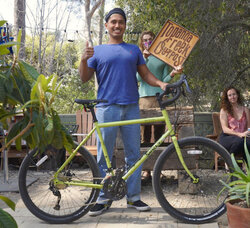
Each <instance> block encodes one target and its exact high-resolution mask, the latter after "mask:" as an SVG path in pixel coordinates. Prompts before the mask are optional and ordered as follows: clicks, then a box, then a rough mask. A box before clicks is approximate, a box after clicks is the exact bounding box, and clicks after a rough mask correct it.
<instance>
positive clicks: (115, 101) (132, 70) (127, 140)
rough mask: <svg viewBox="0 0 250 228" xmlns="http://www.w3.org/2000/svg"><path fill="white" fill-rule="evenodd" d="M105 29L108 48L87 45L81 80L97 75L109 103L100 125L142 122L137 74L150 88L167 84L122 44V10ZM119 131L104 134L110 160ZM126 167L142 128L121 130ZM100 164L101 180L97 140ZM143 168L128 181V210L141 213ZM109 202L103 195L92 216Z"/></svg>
mask: <svg viewBox="0 0 250 228" xmlns="http://www.w3.org/2000/svg"><path fill="white" fill-rule="evenodd" d="M105 21H106V23H105V27H106V29H107V31H108V33H109V42H108V44H104V45H99V46H96V47H94V48H93V47H89V46H88V42H87V43H86V48H85V50H84V52H83V55H82V58H81V63H80V67H79V72H80V78H81V80H82V81H83V82H87V81H88V80H89V79H90V78H91V77H92V76H93V75H94V72H96V77H97V82H98V92H97V98H98V99H105V100H107V101H108V103H100V104H98V105H97V111H96V116H97V120H98V122H100V123H103V122H110V121H121V120H131V119H138V118H140V112H139V106H138V100H139V94H138V86H137V79H136V72H139V74H140V75H141V77H142V78H143V80H144V81H146V82H147V83H148V84H150V85H151V86H158V87H160V88H161V89H163V90H164V89H165V87H166V85H167V83H164V82H162V81H160V80H159V79H157V78H156V77H155V76H154V75H153V74H152V73H151V72H150V71H149V70H148V68H147V67H146V65H145V61H144V59H143V56H142V54H141V51H140V49H139V48H138V47H137V46H136V45H132V44H127V43H125V42H124V41H123V34H124V32H125V29H126V15H125V13H124V11H123V10H122V9H120V8H114V9H112V10H111V11H110V12H109V13H108V14H107V15H106V17H105ZM117 131H118V127H108V128H102V129H101V133H102V136H103V139H104V142H105V145H106V147H107V151H108V154H109V157H110V158H112V156H113V149H114V146H115V142H116V136H117ZM120 131H121V136H122V140H123V144H124V153H125V161H126V165H127V166H131V165H133V164H134V163H135V162H136V161H137V160H138V158H139V157H140V126H139V124H133V125H127V126H120ZM97 151H98V152H97V163H98V166H99V169H100V172H101V175H102V177H105V175H106V172H105V170H107V166H106V163H105V158H104V156H103V152H102V148H101V143H100V140H99V139H98V138H97ZM140 192H141V168H139V169H137V170H136V171H135V172H134V173H133V175H131V176H130V177H129V178H128V180H127V206H128V207H132V208H135V209H137V210H139V211H148V210H150V207H149V206H148V205H147V204H145V203H144V202H142V201H141V200H140ZM107 201H108V200H107V199H106V198H105V197H104V193H103V192H102V191H101V193H100V195H99V198H98V200H97V203H96V205H95V206H94V207H93V208H92V209H91V210H90V212H89V215H91V216H96V215H99V214H101V213H102V212H103V211H105V210H107V209H108V208H109V206H108V204H107Z"/></svg>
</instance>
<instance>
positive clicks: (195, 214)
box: [153, 137, 232, 224]
mask: <svg viewBox="0 0 250 228" xmlns="http://www.w3.org/2000/svg"><path fill="white" fill-rule="evenodd" d="M178 144H179V147H180V150H181V152H182V155H183V159H184V161H185V163H186V165H187V167H188V169H189V170H190V171H191V172H192V174H193V175H195V176H196V177H198V178H199V182H198V183H197V184H194V183H193V182H192V179H191V178H190V176H189V175H188V174H187V173H186V171H185V170H184V169H183V167H182V165H181V163H180V161H179V159H178V157H177V154H176V150H175V147H174V145H173V144H171V145H170V146H168V147H167V148H166V149H165V151H163V152H162V153H161V154H160V156H159V157H158V159H157V161H156V164H155V167H154V172H153V188H154V191H155V194H156V197H157V199H158V201H159V203H160V205H161V206H162V208H163V209H164V210H165V211H166V212H168V213H169V214H170V215H171V216H173V217H174V218H177V219H178V220H181V221H183V222H185V223H193V224H201V223H206V222H209V221H212V220H214V219H216V218H217V217H219V216H221V215H222V214H223V213H224V212H225V211H226V207H225V204H224V201H225V198H226V196H227V192H226V191H225V192H223V193H222V195H221V196H220V197H218V194H219V192H220V191H221V189H222V188H223V185H222V184H221V183H220V180H223V181H225V182H228V181H229V180H228V177H227V176H226V175H225V174H226V173H227V172H229V171H228V168H227V167H232V163H231V157H230V155H229V153H228V152H227V151H226V150H225V149H224V148H223V147H222V146H221V145H219V144H218V143H216V142H215V141H212V140H210V139H207V138H204V137H188V138H184V139H181V140H179V141H178ZM216 152H217V153H218V154H219V155H220V161H219V162H220V165H221V166H220V169H219V170H218V171H217V172H216V171H215V169H214V155H215V153H216Z"/></svg>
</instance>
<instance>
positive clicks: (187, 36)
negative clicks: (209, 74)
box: [149, 20, 199, 67]
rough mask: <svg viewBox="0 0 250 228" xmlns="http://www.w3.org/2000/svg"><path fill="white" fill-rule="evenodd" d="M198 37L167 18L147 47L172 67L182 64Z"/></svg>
mask: <svg viewBox="0 0 250 228" xmlns="http://www.w3.org/2000/svg"><path fill="white" fill-rule="evenodd" d="M198 40H199V37H198V36H197V35H195V34H194V33H192V32H190V31H188V30H187V29H185V28H183V27H182V26H180V25H178V24H176V23H175V22H173V21H171V20H167V21H166V23H165V25H164V26H163V28H162V29H161V31H160V32H159V34H158V35H157V36H156V38H155V39H154V41H153V43H152V44H151V46H150V48H149V52H150V53H151V54H153V55H154V56H156V57H157V58H159V59H161V60H162V61H164V62H166V63H167V64H169V65H170V66H172V67H176V66H179V65H183V63H184V62H185V60H186V59H187V57H188V55H189V54H190V52H191V50H192V49H193V47H194V46H195V44H196V42H197V41H198Z"/></svg>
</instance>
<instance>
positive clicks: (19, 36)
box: [15, 29, 22, 56]
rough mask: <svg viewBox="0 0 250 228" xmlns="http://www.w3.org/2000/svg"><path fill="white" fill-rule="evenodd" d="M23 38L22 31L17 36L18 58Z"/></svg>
mask: <svg viewBox="0 0 250 228" xmlns="http://www.w3.org/2000/svg"><path fill="white" fill-rule="evenodd" d="M21 38H22V29H20V30H19V31H18V35H17V42H18V45H17V48H16V53H15V54H16V56H18V53H19V50H20V44H21Z"/></svg>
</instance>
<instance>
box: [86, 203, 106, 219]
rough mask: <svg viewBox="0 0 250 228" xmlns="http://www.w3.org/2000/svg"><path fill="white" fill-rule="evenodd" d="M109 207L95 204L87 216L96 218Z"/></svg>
mask: <svg viewBox="0 0 250 228" xmlns="http://www.w3.org/2000/svg"><path fill="white" fill-rule="evenodd" d="M109 207H110V205H108V204H99V203H97V204H96V205H95V206H94V207H93V208H92V209H91V210H90V211H89V213H88V214H89V216H97V215H100V214H102V213H103V212H104V211H106V210H108V209H109Z"/></svg>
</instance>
